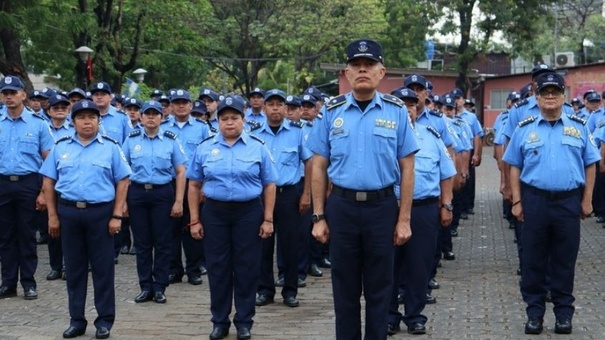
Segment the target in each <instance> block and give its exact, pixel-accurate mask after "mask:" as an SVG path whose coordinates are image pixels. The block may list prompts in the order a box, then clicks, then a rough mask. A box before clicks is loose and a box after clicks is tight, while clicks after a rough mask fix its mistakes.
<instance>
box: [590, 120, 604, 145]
mask: <svg viewBox="0 0 605 340" xmlns="http://www.w3.org/2000/svg"><path fill="white" fill-rule="evenodd" d="M592 136H593V137H594V140H595V143H596V144H597V147H598V148H599V149H600V148H601V143H603V142H605V122H602V123H601V124H599V125H597V128H596V129H595V130H594V132H593V133H592Z"/></svg>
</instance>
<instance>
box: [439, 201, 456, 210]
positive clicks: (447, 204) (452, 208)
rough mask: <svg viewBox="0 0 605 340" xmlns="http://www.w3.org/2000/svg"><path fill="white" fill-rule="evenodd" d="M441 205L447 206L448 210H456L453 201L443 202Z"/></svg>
mask: <svg viewBox="0 0 605 340" xmlns="http://www.w3.org/2000/svg"><path fill="white" fill-rule="evenodd" d="M441 207H442V208H445V209H446V210H447V211H454V205H453V204H452V203H445V204H442V205H441Z"/></svg>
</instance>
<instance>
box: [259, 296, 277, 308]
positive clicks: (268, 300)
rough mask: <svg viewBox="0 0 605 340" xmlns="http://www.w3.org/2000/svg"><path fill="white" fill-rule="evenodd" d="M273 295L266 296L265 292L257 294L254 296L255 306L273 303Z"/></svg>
mask: <svg viewBox="0 0 605 340" xmlns="http://www.w3.org/2000/svg"><path fill="white" fill-rule="evenodd" d="M273 302H274V300H273V297H272V296H268V295H265V294H258V296H257V297H256V305H257V306H259V307H260V306H266V305H268V304H270V303H273Z"/></svg>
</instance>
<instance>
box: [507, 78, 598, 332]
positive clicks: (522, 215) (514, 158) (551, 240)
mask: <svg viewBox="0 0 605 340" xmlns="http://www.w3.org/2000/svg"><path fill="white" fill-rule="evenodd" d="M535 100H536V103H537V105H536V106H534V107H532V108H531V109H529V110H528V113H529V114H530V115H529V117H528V118H526V119H525V120H523V121H521V122H519V124H518V127H517V128H516V129H515V130H514V132H513V134H512V136H511V140H510V143H509V145H508V148H507V149H506V152H505V153H504V157H503V160H504V161H505V162H507V163H508V164H510V166H511V170H510V183H511V189H512V199H513V200H512V207H513V208H512V212H513V214H514V215H515V217H516V218H517V219H519V220H520V221H522V222H523V233H522V238H523V240H522V241H523V254H522V256H523V258H522V262H521V265H522V279H521V294H522V296H523V300H524V301H525V303H526V304H527V308H526V313H527V317H528V321H527V323H526V324H525V333H526V334H540V333H541V332H542V330H543V318H544V313H545V298H546V293H547V286H546V274H547V269H548V272H549V275H550V282H549V283H548V288H549V289H550V292H551V295H552V302H553V304H554V308H553V311H554V314H555V318H556V323H555V333H560V334H569V333H571V331H572V322H571V320H572V317H573V314H574V305H573V303H574V300H575V298H574V296H573V286H574V276H575V275H574V271H575V264H576V259H577V256H578V250H579V247H580V218H584V217H587V216H589V215H590V214H591V213H592V203H591V199H592V190H593V185H594V181H595V163H596V162H598V161H599V159H600V156H599V152H598V149H597V147H596V145H595V141H594V139H593V137H592V135H591V134H590V131H589V129H588V127H587V126H586V121H585V120H583V119H581V118H578V117H576V116H575V115H574V114H565V112H564V110H563V106H564V103H565V81H564V79H563V77H561V76H560V75H558V74H556V73H549V74H543V75H540V76H539V77H538V78H537V95H536V97H535ZM509 119H510V118H509Z"/></svg>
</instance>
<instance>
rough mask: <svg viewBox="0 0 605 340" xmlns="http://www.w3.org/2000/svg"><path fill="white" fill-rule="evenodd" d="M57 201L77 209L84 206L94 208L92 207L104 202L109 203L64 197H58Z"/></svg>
mask: <svg viewBox="0 0 605 340" xmlns="http://www.w3.org/2000/svg"><path fill="white" fill-rule="evenodd" d="M59 203H60V204H62V205H66V206H68V207H75V208H78V209H86V208H94V207H98V206H102V205H104V204H108V203H111V202H101V203H88V202H76V201H70V200H66V199H64V198H59Z"/></svg>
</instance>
